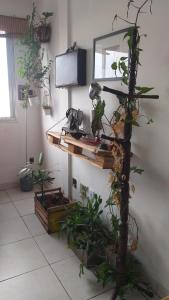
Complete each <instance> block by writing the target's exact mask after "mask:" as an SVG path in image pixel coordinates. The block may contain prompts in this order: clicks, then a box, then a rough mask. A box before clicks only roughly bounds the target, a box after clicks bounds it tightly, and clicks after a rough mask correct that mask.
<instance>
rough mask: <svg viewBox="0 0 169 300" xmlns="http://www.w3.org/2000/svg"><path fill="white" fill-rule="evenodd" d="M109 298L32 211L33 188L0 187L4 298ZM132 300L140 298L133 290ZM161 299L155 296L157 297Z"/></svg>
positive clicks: (0, 272)
mask: <svg viewBox="0 0 169 300" xmlns="http://www.w3.org/2000/svg"><path fill="white" fill-rule="evenodd" d="M11 299H12V300H89V299H93V300H110V299H111V291H107V292H106V291H104V290H103V289H102V287H101V286H99V285H98V284H97V282H96V279H95V277H94V275H93V274H92V273H91V272H89V271H88V270H86V271H85V275H84V276H83V277H82V278H79V260H78V259H77V257H75V256H74V254H73V252H72V251H71V250H70V249H68V247H67V244H66V241H65V240H64V239H63V238H59V237H58V235H57V234H52V235H47V234H46V232H45V230H44V228H43V227H42V225H41V224H40V222H39V220H38V219H37V217H36V216H35V214H34V203H33V193H32V192H31V193H23V192H20V191H19V189H10V190H8V191H3V192H2V191H0V300H11ZM127 299H128V300H142V299H143V298H141V297H140V296H138V295H136V294H132V295H130V296H128V298H127ZM155 299H156V300H158V298H154V300H155Z"/></svg>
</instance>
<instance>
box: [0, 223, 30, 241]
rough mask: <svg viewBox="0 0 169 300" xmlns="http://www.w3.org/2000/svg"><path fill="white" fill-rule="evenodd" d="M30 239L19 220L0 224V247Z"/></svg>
mask: <svg viewBox="0 0 169 300" xmlns="http://www.w3.org/2000/svg"><path fill="white" fill-rule="evenodd" d="M30 237H31V235H30V233H29V231H28V229H27V227H26V225H25V224H24V222H23V221H22V219H21V218H15V219H9V220H8V221H2V222H0V245H3V244H7V243H12V242H16V241H20V240H23V239H26V238H30Z"/></svg>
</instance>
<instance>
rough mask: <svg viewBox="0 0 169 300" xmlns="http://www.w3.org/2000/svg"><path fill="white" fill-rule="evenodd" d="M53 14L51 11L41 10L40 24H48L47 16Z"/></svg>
mask: <svg viewBox="0 0 169 300" xmlns="http://www.w3.org/2000/svg"><path fill="white" fill-rule="evenodd" d="M52 16H53V13H52V12H47V11H45V12H43V13H42V15H41V17H40V24H41V25H46V26H47V25H48V24H49V18H50V17H52Z"/></svg>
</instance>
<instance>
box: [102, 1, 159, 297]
mask: <svg viewBox="0 0 169 300" xmlns="http://www.w3.org/2000/svg"><path fill="white" fill-rule="evenodd" d="M135 2H136V1H135V0H130V1H128V4H127V19H126V20H125V19H123V18H121V17H119V16H118V15H116V16H115V18H114V21H117V20H118V19H120V20H123V21H124V22H126V23H128V24H130V26H131V27H130V28H129V29H128V31H127V33H125V35H124V37H123V39H124V40H126V41H127V43H128V47H129V58H126V57H121V58H120V59H119V61H117V62H114V63H113V64H112V66H111V67H112V69H113V70H114V71H115V73H116V72H117V71H119V72H120V73H121V75H122V84H124V85H125V86H126V87H128V93H124V92H120V91H116V90H112V91H114V94H115V95H116V96H117V98H118V100H119V106H118V108H117V110H115V111H114V113H113V116H112V118H111V120H110V121H109V122H108V124H109V125H110V127H111V128H112V133H113V135H114V138H111V139H110V140H112V147H113V149H112V155H113V156H114V162H115V165H114V168H113V172H112V173H111V175H110V195H109V199H108V200H107V203H106V206H107V207H108V208H109V210H110V212H111V222H112V228H116V236H115V241H116V244H117V249H118V250H117V258H116V264H115V266H114V265H113V266H112V265H111V264H109V263H107V262H105V263H103V264H101V265H100V268H99V270H98V275H97V277H98V280H99V281H102V283H103V285H105V284H107V283H108V282H112V281H115V282H116V288H115V290H114V293H113V295H112V300H114V299H116V298H117V296H119V297H120V299H121V300H125V299H126V298H125V293H126V292H127V290H128V289H137V290H138V291H139V292H140V293H141V294H142V295H144V296H145V298H146V299H148V298H151V297H153V293H152V291H151V288H150V287H149V285H148V284H147V283H145V281H144V280H142V279H141V277H140V273H139V272H137V271H136V269H137V262H136V260H135V259H133V257H132V256H131V255H129V253H133V252H134V251H136V250H137V247H138V225H137V222H136V220H135V219H134V218H133V217H132V216H131V215H130V214H129V199H130V198H131V193H132V192H133V193H134V192H135V187H134V185H133V184H130V183H129V180H130V174H131V173H134V174H139V175H141V174H142V173H143V171H144V170H143V169H141V168H139V167H138V166H130V159H131V143H130V139H131V136H132V127H133V126H140V123H139V121H140V119H141V118H143V119H145V120H146V124H151V123H152V122H153V120H152V119H149V118H147V117H146V116H145V115H143V114H141V113H140V103H139V100H140V99H141V98H147V99H158V96H157V95H149V94H148V95H147V93H149V92H150V91H152V90H153V88H152V87H147V86H138V85H137V82H136V80H137V74H138V68H139V66H140V65H141V62H140V55H141V53H142V51H143V49H142V48H140V42H141V38H142V37H146V35H145V34H143V35H142V34H140V28H139V26H138V20H139V17H140V14H142V13H143V12H144V11H143V10H144V8H145V7H146V6H147V5H148V6H149V12H150V13H152V0H145V1H143V3H142V4H141V5H140V6H137V5H136V4H135ZM131 8H134V9H135V10H136V17H135V20H134V21H132V22H131V21H129V20H128V17H129V12H130V9H131ZM114 21H113V23H114ZM112 93H113V92H112ZM114 207H117V208H118V210H119V214H118V213H116V214H115V213H114ZM118 215H119V216H118ZM147 297H148V298H147Z"/></svg>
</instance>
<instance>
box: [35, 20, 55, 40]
mask: <svg viewBox="0 0 169 300" xmlns="http://www.w3.org/2000/svg"><path fill="white" fill-rule="evenodd" d="M50 37H51V26H50V24H47V25H41V26H38V27H37V29H36V38H37V39H38V41H39V42H41V43H48V42H50Z"/></svg>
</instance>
